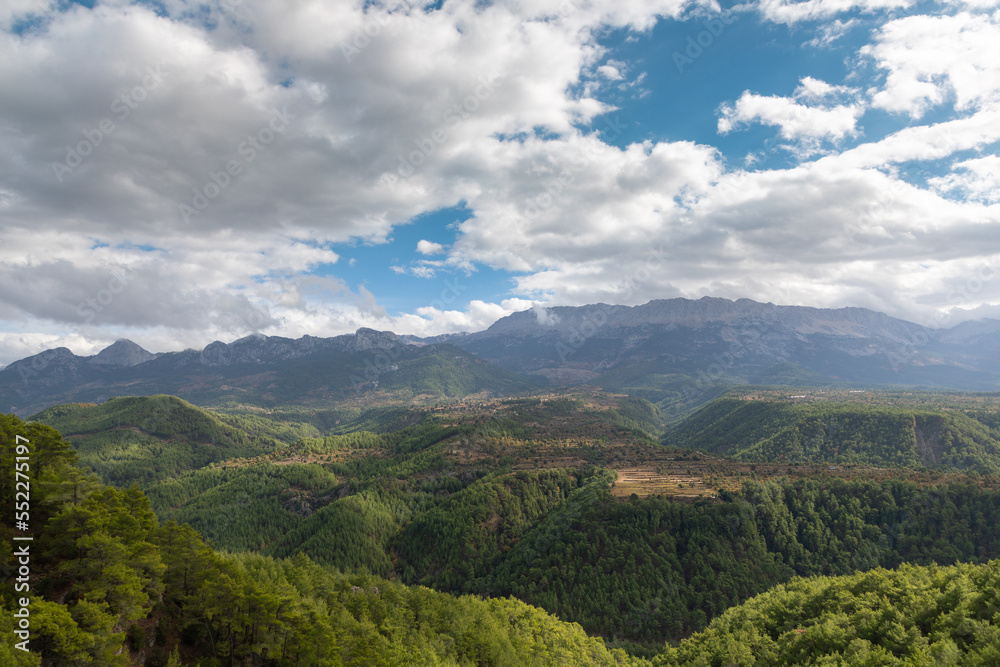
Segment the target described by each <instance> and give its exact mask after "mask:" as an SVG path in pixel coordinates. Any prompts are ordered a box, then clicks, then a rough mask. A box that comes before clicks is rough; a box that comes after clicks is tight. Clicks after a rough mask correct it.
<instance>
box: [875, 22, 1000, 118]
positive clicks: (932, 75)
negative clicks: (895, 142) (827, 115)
mask: <svg viewBox="0 0 1000 667" xmlns="http://www.w3.org/2000/svg"><path fill="white" fill-rule="evenodd" d="M861 53H862V54H863V55H865V56H867V57H869V58H871V59H872V60H873V61H874V62H875V64H876V65H877V66H878V67H879V68H880V69H882V70H884V71H885V72H886V81H885V85H884V87H882V88H881V89H878V90H875V91H873V94H872V104H873V105H874V106H875V107H876V108H879V109H885V110H886V111H892V112H900V113H906V114H908V115H909V116H911V117H912V118H920V117H921V116H923V115H924V114H925V113H926V112H927V111H928V110H929V109H930V108H932V107H935V106H937V105H940V104H942V103H943V102H945V101H947V100H952V101H953V102H954V104H955V106H956V108H957V109H958V110H960V111H966V110H972V109H975V108H977V107H979V106H981V105H983V104H997V103H998V102H1000V13H998V12H994V13H992V14H988V13H972V12H959V13H957V14H954V15H944V16H931V15H916V16H908V17H905V18H901V19H898V20H895V21H891V22H889V23H887V24H886V25H884V26H882V28H881V29H880V30H879V31H878V34H877V35H876V38H875V41H874V42H873V43H872V44H870V45H868V46H866V47H864V48H863V49H862V51H861Z"/></svg>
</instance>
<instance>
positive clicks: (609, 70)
mask: <svg viewBox="0 0 1000 667" xmlns="http://www.w3.org/2000/svg"><path fill="white" fill-rule="evenodd" d="M597 73H598V74H600V75H601V76H603V77H604V78H605V79H610V80H611V81H621V80H622V79H623V78H625V77H624V76H623V75H622V73H621V71H620V70H619V69H618V68H617V67H615V66H614V65H611V64H607V65H601V66H600V67H598V68H597Z"/></svg>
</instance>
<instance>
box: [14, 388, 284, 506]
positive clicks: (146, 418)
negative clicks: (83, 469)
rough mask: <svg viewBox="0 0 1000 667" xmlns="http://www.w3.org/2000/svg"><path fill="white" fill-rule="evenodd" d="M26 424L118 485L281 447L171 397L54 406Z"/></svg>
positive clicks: (268, 437) (143, 482)
mask: <svg viewBox="0 0 1000 667" xmlns="http://www.w3.org/2000/svg"><path fill="white" fill-rule="evenodd" d="M31 421H37V422H41V423H44V424H47V425H49V426H51V427H53V428H55V429H56V430H58V431H60V432H61V433H62V434H63V436H64V437H65V438H66V439H67V440H69V441H70V442H71V443H72V444H73V447H74V448H75V449H76V450H77V452H78V453H79V455H80V461H81V462H82V463H83V464H84V465H86V466H88V467H89V468H90V469H91V470H93V471H94V472H96V473H97V474H98V475H100V477H101V479H103V480H104V481H105V482H107V483H108V484H115V485H119V486H128V485H130V484H132V483H138V484H140V485H141V486H143V487H145V486H147V485H149V484H152V483H153V482H156V481H159V480H162V479H167V478H171V477H176V476H177V475H179V474H181V473H184V472H187V471H190V470H197V469H199V468H202V467H203V466H206V465H208V464H209V463H212V462H215V461H222V460H226V459H231V458H236V457H247V456H256V455H258V454H262V453H264V452H269V451H273V450H275V449H276V448H279V447H280V446H281V443H280V442H278V441H277V440H275V438H274V437H273V435H272V434H270V433H265V434H256V433H252V432H247V431H245V430H243V428H240V427H238V426H235V425H233V424H230V423H226V422H225V421H223V420H222V419H220V418H219V417H217V416H216V415H213V414H211V413H209V412H207V411H205V410H203V409H201V408H198V407H195V406H194V405H191V404H190V403H188V402H187V401H184V400H181V399H179V398H177V397H175V396H149V397H135V396H131V397H123V398H112V399H110V400H108V401H106V402H105V403H102V404H100V405H94V404H81V403H69V404H65V405H57V406H54V407H51V408H48V409H46V410H43V411H42V412H39V413H38V414H36V415H34V416H32V417H31ZM245 424H246V420H244V425H245Z"/></svg>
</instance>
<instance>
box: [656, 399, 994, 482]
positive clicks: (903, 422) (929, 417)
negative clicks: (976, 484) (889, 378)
mask: <svg viewBox="0 0 1000 667" xmlns="http://www.w3.org/2000/svg"><path fill="white" fill-rule="evenodd" d="M975 414H976V413H974V412H973V413H971V415H970V414H966V413H964V412H961V411H958V410H940V409H937V410H935V409H928V408H916V407H910V406H890V405H866V404H862V403H857V402H834V401H817V402H810V403H796V402H791V401H779V400H744V399H737V398H720V399H718V400H716V401H713V402H712V403H709V404H708V405H706V406H705V407H703V408H701V409H700V410H698V411H697V412H695V413H694V414H692V415H690V416H689V417H687V418H686V419H683V420H681V421H680V422H679V423H677V424H676V425H674V426H673V427H672V428H670V429H669V430H668V432H667V433H666V434H665V435H664V436H663V438H662V442H663V444H664V445H667V446H670V447H681V448H690V449H700V450H702V451H706V452H711V453H713V454H718V455H723V456H729V457H733V458H736V459H739V460H743V461H757V462H764V461H788V462H801V461H810V462H823V463H835V464H858V465H869V466H879V467H908V468H919V467H930V468H939V469H944V470H955V471H967V472H974V473H989V474H997V473H1000V440H998V438H997V435H998V432H997V429H996V427H995V426H993V427H992V428H991V424H990V423H989V422H987V423H984V422H983V421H979V420H977V419H976V418H974V415H975Z"/></svg>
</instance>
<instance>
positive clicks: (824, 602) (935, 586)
mask: <svg viewBox="0 0 1000 667" xmlns="http://www.w3.org/2000/svg"><path fill="white" fill-rule="evenodd" d="M653 664H654V665H656V667H682V666H683V667H695V666H701V665H734V666H737V667H744V666H750V665H761V666H763V665H767V666H768V667H783V666H785V665H788V666H792V665H872V666H874V665H879V666H883V665H884V666H887V667H895V666H898V667H903V666H904V665H963V666H967V667H980V666H981V667H987V666H989V665H996V664H1000V561H992V562H990V563H988V564H986V565H978V566H977V565H955V566H952V567H936V566H931V567H914V566H906V565H904V566H902V567H900V568H899V569H898V570H896V571H888V570H882V569H878V570H872V571H870V572H865V573H859V574H854V575H848V576H842V577H837V578H830V577H816V578H811V579H796V580H795V581H792V582H789V583H787V584H783V585H781V586H778V587H776V588H774V589H773V590H771V591H768V592H767V593H764V594H763V595H760V596H758V597H756V598H754V599H753V600H751V601H749V602H746V603H744V604H742V605H740V606H738V607H735V608H733V609H730V610H729V611H727V612H726V613H725V614H723V615H722V616H721V617H720V618H718V619H716V621H714V622H713V623H712V624H711V625H710V626H709V627H708V629H706V630H705V631H704V632H701V633H699V634H697V635H695V636H693V637H691V638H689V639H687V640H685V641H684V642H682V643H681V644H680V645H679V646H677V647H667V649H666V651H665V652H664V654H663V655H661V656H658V657H657V658H656V659H654V660H653Z"/></svg>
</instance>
